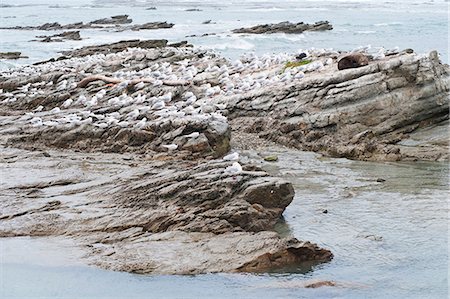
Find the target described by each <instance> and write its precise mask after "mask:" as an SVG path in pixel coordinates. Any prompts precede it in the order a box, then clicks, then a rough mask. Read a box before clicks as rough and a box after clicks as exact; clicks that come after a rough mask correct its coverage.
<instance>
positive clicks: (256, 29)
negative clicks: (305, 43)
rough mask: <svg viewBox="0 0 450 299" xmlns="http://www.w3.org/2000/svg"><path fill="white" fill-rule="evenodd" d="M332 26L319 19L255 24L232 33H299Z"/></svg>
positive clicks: (322, 29) (327, 28)
mask: <svg viewBox="0 0 450 299" xmlns="http://www.w3.org/2000/svg"><path fill="white" fill-rule="evenodd" d="M332 29H333V26H331V24H330V23H329V22H328V21H320V22H316V23H314V24H306V23H303V22H300V23H291V22H281V23H278V24H266V25H257V26H253V27H250V28H240V29H235V30H233V33H251V34H270V33H289V34H299V33H303V32H304V31H325V30H332Z"/></svg>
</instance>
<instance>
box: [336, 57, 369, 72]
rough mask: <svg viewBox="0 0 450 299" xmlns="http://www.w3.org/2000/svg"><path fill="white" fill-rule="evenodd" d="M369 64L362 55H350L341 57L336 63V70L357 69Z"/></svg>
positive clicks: (367, 59)
mask: <svg viewBox="0 0 450 299" xmlns="http://www.w3.org/2000/svg"><path fill="white" fill-rule="evenodd" d="M368 64H369V58H367V56H366V55H364V54H362V53H352V54H349V55H346V56H344V57H342V58H341V59H340V60H339V62H338V70H346V69H353V68H358V67H361V66H365V65H368Z"/></svg>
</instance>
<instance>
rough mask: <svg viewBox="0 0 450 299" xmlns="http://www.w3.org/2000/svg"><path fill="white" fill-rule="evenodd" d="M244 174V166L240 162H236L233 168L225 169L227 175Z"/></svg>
mask: <svg viewBox="0 0 450 299" xmlns="http://www.w3.org/2000/svg"><path fill="white" fill-rule="evenodd" d="M241 172H242V166H241V164H239V163H238V162H234V163H233V164H232V165H231V166H228V167H227V168H225V173H228V174H238V173H241Z"/></svg>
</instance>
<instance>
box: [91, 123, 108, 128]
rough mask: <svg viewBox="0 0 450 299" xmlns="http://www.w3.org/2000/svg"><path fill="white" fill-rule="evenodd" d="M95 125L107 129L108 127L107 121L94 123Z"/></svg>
mask: <svg viewBox="0 0 450 299" xmlns="http://www.w3.org/2000/svg"><path fill="white" fill-rule="evenodd" d="M94 126H96V127H99V128H100V129H106V128H107V127H108V124H107V123H98V124H94Z"/></svg>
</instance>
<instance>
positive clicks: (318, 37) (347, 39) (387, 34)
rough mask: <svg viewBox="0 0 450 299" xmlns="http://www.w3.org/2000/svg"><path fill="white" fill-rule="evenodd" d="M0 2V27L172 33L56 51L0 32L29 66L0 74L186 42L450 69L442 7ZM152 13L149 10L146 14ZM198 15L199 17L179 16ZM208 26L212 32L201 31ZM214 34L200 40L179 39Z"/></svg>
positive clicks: (105, 37)
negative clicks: (111, 23) (278, 30)
mask: <svg viewBox="0 0 450 299" xmlns="http://www.w3.org/2000/svg"><path fill="white" fill-rule="evenodd" d="M60 2H61V1H56V0H42V1H39V2H37V1H31V0H3V1H2V2H1V4H2V5H3V6H8V5H10V7H0V27H6V26H16V25H20V26H25V25H41V24H43V23H46V22H60V23H61V24H67V23H73V22H79V21H91V20H94V19H99V18H104V17H108V16H112V15H118V14H128V15H130V17H131V18H132V19H133V20H134V23H136V24H139V23H145V22H151V21H169V22H173V23H175V26H174V27H173V28H172V29H160V30H147V31H138V32H132V31H126V32H107V31H100V30H82V32H81V35H82V37H83V38H85V39H84V40H83V41H66V42H63V43H38V42H30V40H32V39H35V36H36V35H49V34H53V33H58V32H53V31H15V30H0V37H1V40H2V43H1V46H0V51H3V52H4V51H21V52H22V53H23V55H27V56H29V57H30V58H29V59H21V60H17V61H11V60H10V61H5V60H3V61H0V68H6V67H11V66H14V65H17V64H26V63H31V62H36V61H41V60H45V59H48V58H49V57H52V56H56V55H58V51H61V50H67V49H70V48H73V47H81V46H83V45H90V44H98V43H108V42H114V41H118V40H123V39H134V38H141V39H160V38H165V39H168V40H169V41H173V42H174V41H180V40H188V41H189V42H191V43H192V44H194V45H195V46H199V47H203V48H207V49H213V50H216V51H218V52H220V53H222V54H223V55H225V56H226V57H229V58H232V59H234V58H236V57H238V56H240V55H242V54H243V53H246V52H256V53H257V54H259V55H262V54H265V53H273V52H277V53H278V52H295V51H299V50H300V49H309V48H311V47H315V48H334V49H337V50H352V49H354V48H357V47H359V46H366V45H369V44H370V45H372V46H373V47H374V48H375V47H385V48H389V49H391V48H395V47H399V48H400V49H405V48H413V49H415V50H416V51H417V52H419V53H424V52H428V51H430V50H433V49H436V50H438V51H439V52H440V54H441V58H442V59H443V60H444V61H446V62H447V63H448V62H449V61H450V59H449V56H448V55H449V52H448V41H449V39H448V32H449V31H448V6H449V3H448V2H447V1H446V0H435V1H418V0H413V1H411V0H400V1H375V0H343V1H339V0H329V1H301V0H291V1H267V0H265V1H249V0H243V1H217V0H216V1H212V0H209V1H180V0H178V1H150V0H147V1H145V0H141V1H116V0H97V1H94V0H92V1H90V0H82V1H74V0H67V1H64V2H63V4H62V3H60ZM148 7H156V8H157V10H146V9H145V8H148ZM189 8H198V9H200V10H201V11H186V9H189ZM206 20H212V22H213V23H215V24H208V25H204V24H202V22H203V21H206ZM319 20H329V21H330V22H331V24H333V26H334V29H333V30H332V31H327V32H306V33H304V34H300V35H286V34H273V35H242V34H240V35H237V34H231V33H230V31H231V30H232V29H236V28H240V27H246V26H253V25H256V24H263V23H274V22H281V21H296V22H299V21H304V22H309V23H311V22H316V21H319ZM204 33H216V34H217V35H213V36H206V37H186V36H189V35H201V34H204Z"/></svg>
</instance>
